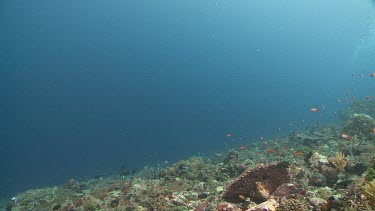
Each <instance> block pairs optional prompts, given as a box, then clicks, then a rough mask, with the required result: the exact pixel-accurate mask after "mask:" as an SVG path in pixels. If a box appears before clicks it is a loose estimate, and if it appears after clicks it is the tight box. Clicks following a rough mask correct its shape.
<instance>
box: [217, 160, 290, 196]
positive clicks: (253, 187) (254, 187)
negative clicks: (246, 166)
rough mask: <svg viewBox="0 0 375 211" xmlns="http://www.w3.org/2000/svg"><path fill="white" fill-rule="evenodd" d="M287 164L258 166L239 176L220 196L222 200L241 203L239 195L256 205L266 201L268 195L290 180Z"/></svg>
mask: <svg viewBox="0 0 375 211" xmlns="http://www.w3.org/2000/svg"><path fill="white" fill-rule="evenodd" d="M288 167H289V163H288V162H278V163H274V164H270V165H260V166H257V167H255V168H252V169H250V170H247V171H246V172H244V173H243V174H241V175H240V176H239V177H238V178H237V179H235V180H234V181H233V182H231V183H230V184H229V185H228V186H227V188H226V190H225V191H224V192H223V194H222V199H223V200H224V201H228V202H234V203H239V202H242V201H243V200H242V198H240V195H242V196H245V197H250V199H251V200H252V201H254V202H256V203H261V202H264V201H266V200H267V198H266V197H267V196H268V195H269V193H272V192H274V191H275V190H276V189H277V187H279V186H280V185H281V184H283V183H287V182H289V180H290V177H289V175H288Z"/></svg>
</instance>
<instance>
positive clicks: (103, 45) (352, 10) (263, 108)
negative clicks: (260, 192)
mask: <svg viewBox="0 0 375 211" xmlns="http://www.w3.org/2000/svg"><path fill="white" fill-rule="evenodd" d="M374 58H375V4H374V2H373V1H365V0H364V1H357V0H348V1H338V0H334V1H326V0H318V1H312V2H307V1H276V0H270V1H263V0H262V1H260V0H259V1H223V0H216V1H214V0H210V1H120V0H113V1H79V2H78V1H47V0H45V1H1V2H0V115H1V118H0V164H1V165H0V172H1V174H0V191H1V193H0V195H2V196H9V195H12V194H15V193H16V192H18V191H23V190H25V189H28V188H36V187H43V186H46V185H57V184H60V183H63V182H64V181H66V180H68V179H70V178H76V179H88V178H91V177H93V176H94V175H98V174H110V173H116V172H118V170H119V169H120V167H121V166H126V167H127V168H142V167H143V166H145V165H156V164H157V163H162V162H163V161H165V160H168V161H170V162H173V161H176V160H178V159H183V158H186V157H189V156H191V155H194V154H197V153H212V152H215V151H217V150H220V149H223V148H224V147H225V145H224V142H226V141H228V139H227V137H226V136H225V135H226V134H227V133H231V134H233V137H235V138H236V137H244V138H245V139H246V141H247V142H249V140H248V139H253V140H257V139H259V137H261V136H264V137H266V138H267V137H272V136H276V135H285V134H288V132H290V131H291V129H293V128H295V127H297V126H298V128H303V127H305V126H306V125H308V124H309V122H312V121H320V122H322V123H327V122H334V121H336V120H337V118H335V117H333V115H332V113H333V112H337V111H339V110H340V109H342V108H344V107H345V104H338V103H337V98H341V99H344V98H345V91H346V90H350V94H351V95H355V96H365V95H369V94H371V93H373V92H374V86H373V83H374V81H373V80H371V78H369V77H368V75H369V73H370V72H372V71H375V59H374ZM352 73H355V74H359V73H363V74H364V75H365V77H364V78H360V77H354V78H353V77H352V76H351V75H352ZM343 101H344V100H343ZM322 104H323V105H324V106H325V110H324V111H322V112H319V113H311V112H310V111H309V109H310V108H311V107H320V106H321V105H322ZM303 122H304V123H303ZM289 124H293V126H289ZM295 125H297V126H295ZM279 127H280V128H281V131H280V132H278V131H277V128H279ZM245 143H246V142H245Z"/></svg>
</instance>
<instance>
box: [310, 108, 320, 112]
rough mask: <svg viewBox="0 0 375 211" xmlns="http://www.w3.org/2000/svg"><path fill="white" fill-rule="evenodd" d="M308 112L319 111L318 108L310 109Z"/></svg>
mask: <svg viewBox="0 0 375 211" xmlns="http://www.w3.org/2000/svg"><path fill="white" fill-rule="evenodd" d="M310 111H311V112H318V111H319V108H310Z"/></svg>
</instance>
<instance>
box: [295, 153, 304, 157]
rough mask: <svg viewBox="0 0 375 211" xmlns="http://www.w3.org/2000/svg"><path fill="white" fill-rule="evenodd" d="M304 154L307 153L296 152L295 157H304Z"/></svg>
mask: <svg viewBox="0 0 375 211" xmlns="http://www.w3.org/2000/svg"><path fill="white" fill-rule="evenodd" d="M304 154H305V153H303V152H295V153H294V156H296V157H297V156H302V155H304Z"/></svg>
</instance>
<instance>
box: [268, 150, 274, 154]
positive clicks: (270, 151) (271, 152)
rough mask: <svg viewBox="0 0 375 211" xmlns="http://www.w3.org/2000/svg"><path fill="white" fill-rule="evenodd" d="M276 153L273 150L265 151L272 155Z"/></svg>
mask: <svg viewBox="0 0 375 211" xmlns="http://www.w3.org/2000/svg"><path fill="white" fill-rule="evenodd" d="M275 152H276V151H275V150H274V149H267V153H268V154H273V153H275Z"/></svg>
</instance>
